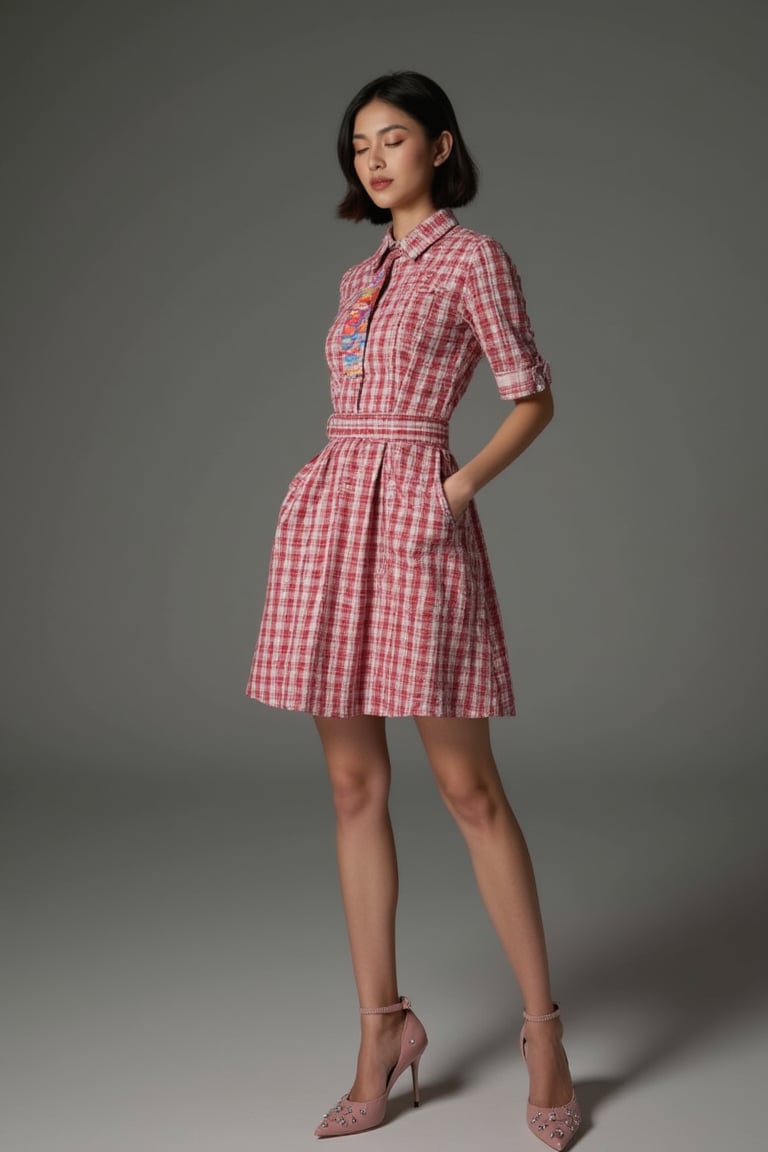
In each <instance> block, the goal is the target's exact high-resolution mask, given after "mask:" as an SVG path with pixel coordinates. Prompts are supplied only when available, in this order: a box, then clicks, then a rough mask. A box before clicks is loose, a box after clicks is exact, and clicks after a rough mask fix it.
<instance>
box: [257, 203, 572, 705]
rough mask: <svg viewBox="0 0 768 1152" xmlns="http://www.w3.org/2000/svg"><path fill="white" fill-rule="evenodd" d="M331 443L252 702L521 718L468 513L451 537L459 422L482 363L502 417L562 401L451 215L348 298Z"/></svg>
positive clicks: (284, 518) (283, 584) (311, 491)
mask: <svg viewBox="0 0 768 1152" xmlns="http://www.w3.org/2000/svg"><path fill="white" fill-rule="evenodd" d="M326 354H327V359H328V364H329V366H330V371H331V397H332V403H333V414H332V415H331V416H330V418H329V420H328V427H327V433H328V442H327V443H326V445H325V447H324V448H323V449H322V450H321V451H320V452H319V453H318V454H317V455H316V456H314V457H313V458H312V459H311V460H310V461H309V462H308V463H307V464H305V465H304V467H303V468H301V469H300V470H299V472H298V473H297V474H296V475H295V476H294V478H293V480H292V481H291V482H290V484H289V486H288V491H287V493H286V496H285V499H284V500H283V503H282V506H281V508H280V512H279V515H278V520H277V528H276V532H275V538H274V544H273V547H272V555H271V558H270V564H269V573H268V580H267V591H266V601H265V604H264V611H263V615H262V619H261V627H260V630H259V634H258V639H257V642H256V649H255V652H254V656H253V663H252V665H251V672H250V676H249V679H248V684H247V688H246V693H247V695H248V696H251V697H253V698H254V699H256V700H261V701H263V702H264V703H265V704H270V705H273V706H275V707H278V708H291V709H297V710H299V711H303V712H311V713H313V714H315V715H319V716H354V715H359V714H362V713H366V714H371V715H379V716H419V715H420V716H504V715H506V716H513V715H514V714H515V700H514V695H513V691H512V681H511V677H510V672H509V664H508V660H507V652H506V644H505V639H504V632H503V628H502V621H501V614H500V611H499V604H498V600H497V596H496V591H495V588H494V583H493V577H492V575H491V569H490V564H489V560H488V553H487V551H486V546H485V541H484V538H483V532H482V528H481V526H480V520H479V518H478V514H477V509H476V507H475V504H474V502H471V503H470V504H469V506H468V508H467V509H466V511H465V512H463V513H462V515H461V516H460V518H459V519H458V520H454V518H453V515H452V514H451V510H450V508H449V506H448V502H447V500H446V498H445V493H444V491H443V487H442V481H443V480H444V479H445V478H446V477H447V476H449V475H450V474H451V473H452V472H454V471H456V469H457V468H458V466H459V465H458V463H457V461H456V460H455V458H454V457H453V455H452V453H451V452H450V450H449V447H448V422H449V420H450V417H451V414H452V412H453V411H454V409H455V408H456V405H457V404H458V402H459V400H460V399H461V397H462V396H463V394H464V392H465V391H466V388H467V385H468V384H469V381H470V378H471V376H472V373H473V371H474V369H475V367H476V366H477V363H478V361H479V360H480V358H481V356H482V355H485V356H486V357H487V359H488V361H489V363H490V366H491V369H492V371H493V373H494V376H495V378H496V381H497V384H498V388H499V392H500V394H501V395H502V396H503V397H505V398H509V399H512V400H514V399H516V398H519V397H522V396H528V395H530V394H532V393H535V392H541V391H543V390H544V389H545V388H549V387H550V386H551V377H550V369H549V365H548V363H547V362H546V361H545V360H542V358H541V357H540V356H539V353H538V351H537V348H536V344H535V342H534V336H533V331H532V328H531V324H530V321H529V319H528V315H527V311H526V305H525V299H524V297H523V291H522V287H521V284H520V279H519V276H518V273H517V270H516V269H515V267H514V265H513V264H512V263H511V261H510V259H509V257H508V256H507V254H506V252H505V251H504V249H503V248H502V247H501V245H500V244H499V243H498V242H497V241H495V240H493V239H491V238H490V237H488V236H482V235H480V234H479V233H477V232H473V231H471V230H470V229H469V228H464V227H463V226H461V225H460V224H459V223H458V221H457V220H456V217H455V216H454V214H453V212H451V211H450V209H440V210H439V211H437V212H435V213H433V215H432V216H430V217H429V218H428V219H427V220H424V221H423V222H422V223H421V224H419V225H418V227H416V228H415V229H413V231H412V232H409V233H408V235H407V236H404V237H403V238H402V239H401V240H400V241H399V242H398V243H395V241H394V239H393V236H392V230H391V227H390V228H388V229H387V232H386V235H385V236H384V238H383V239H382V241H381V244H380V245H379V247H378V249H377V250H376V252H375V253H374V254H373V255H372V256H371V257H369V258H368V259H367V260H364V261H363V262H362V263H360V264H358V265H356V266H355V267H353V268H350V269H349V270H348V271H347V272H346V273H345V274H344V276H343V277H342V280H341V298H340V305H339V311H338V314H337V316H336V319H335V321H334V323H333V325H332V327H331V330H330V332H329V334H328V339H327V343H326Z"/></svg>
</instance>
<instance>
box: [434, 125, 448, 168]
mask: <svg viewBox="0 0 768 1152" xmlns="http://www.w3.org/2000/svg"><path fill="white" fill-rule="evenodd" d="M452 148H453V136H451V134H450V132H447V131H446V132H441V133H440V135H439V136H438V137H437V139H436V140H434V141H433V143H432V149H433V151H432V164H433V165H434V167H435V168H437V167H438V166H439V165H440V164H444V163H445V161H446V160H447V159H448V157H449V156H450V154H451V150H452Z"/></svg>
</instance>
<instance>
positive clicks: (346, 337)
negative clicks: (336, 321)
mask: <svg viewBox="0 0 768 1152" xmlns="http://www.w3.org/2000/svg"><path fill="white" fill-rule="evenodd" d="M383 280H384V269H383V268H382V270H381V271H380V272H379V273H378V275H377V276H376V278H375V280H374V281H373V283H372V284H371V285H370V286H369V287H368V288H366V289H365V290H364V291H363V292H362V293H361V295H360V296H359V297H358V298H357V300H356V301H355V303H354V304H353V305H352V307H351V308H350V310H349V312H348V313H347V318H346V320H345V321H344V325H343V327H342V330H341V351H342V364H343V372H344V375H345V376H346V377H347V379H351V378H357V377H360V376H362V374H363V354H364V352H365V338H366V335H367V333H368V320H369V318H370V315H371V311H372V309H373V306H374V304H375V303H376V299H377V297H378V295H379V292H380V291H381V286H382V282H383Z"/></svg>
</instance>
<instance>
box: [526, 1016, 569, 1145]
mask: <svg viewBox="0 0 768 1152" xmlns="http://www.w3.org/2000/svg"><path fill="white" fill-rule="evenodd" d="M559 1015H560V1009H559V1008H558V1006H557V1004H555V1006H554V1011H553V1012H548V1013H547V1014H546V1015H544V1016H531V1015H529V1013H528V1012H525V1011H524V1012H523V1018H524V1019H525V1020H527V1021H528V1020H529V1021H531V1023H534V1024H543V1023H545V1021H547V1020H556V1019H557V1017H558V1016H559ZM520 1052H521V1055H522V1057H523V1060H525V1062H526V1064H527V1063H528V1061H527V1059H526V1056H525V1024H523V1027H522V1029H521V1031H520ZM526 1112H527V1120H528V1127H529V1128H530V1130H531V1132H533V1134H534V1136H538V1138H539V1140H543V1141H544V1143H545V1144H547V1145H548V1146H549V1147H550V1148H556V1149H557V1152H562V1150H563V1148H565V1147H566V1146H567V1145H568V1144H569V1143H570V1142H571V1140H572V1139H573V1137H574V1136H575V1135H576V1131H577V1129H578V1127H579V1125H580V1124H581V1109H580V1108H579V1102H578V1100H577V1099H576V1093H575V1092H574V1093H573V1095H572V1096H571V1098H570V1100H569V1101H568V1103H567V1104H562V1105H558V1106H557V1107H556V1108H539V1107H537V1106H536V1105H535V1104H531V1103H530V1102H529V1103H528V1105H527V1108H526Z"/></svg>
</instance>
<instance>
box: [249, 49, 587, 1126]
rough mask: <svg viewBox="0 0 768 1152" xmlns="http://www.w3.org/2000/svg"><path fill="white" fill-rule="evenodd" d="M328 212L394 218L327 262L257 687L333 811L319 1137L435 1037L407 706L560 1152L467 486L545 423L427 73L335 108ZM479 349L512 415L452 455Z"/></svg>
mask: <svg viewBox="0 0 768 1152" xmlns="http://www.w3.org/2000/svg"><path fill="white" fill-rule="evenodd" d="M338 155H339V161H340V163H341V168H342V171H343V173H344V175H345V177H346V180H347V194H346V196H345V198H344V200H343V201H342V203H341V205H340V207H339V214H340V215H341V216H342V217H344V218H346V219H351V220H361V219H368V220H370V221H372V222H374V223H388V227H387V229H386V232H385V235H384V237H383V239H382V240H381V243H380V244H379V246H378V248H377V249H376V251H375V252H374V253H373V255H372V256H370V257H369V258H368V259H366V260H364V261H362V263H360V264H358V265H356V266H355V267H353V268H350V269H349V270H348V271H347V272H346V273H345V274H344V276H343V277H342V280H341V289H340V303H339V310H338V314H337V316H336V319H335V321H334V323H333V325H332V327H331V330H330V332H329V334H328V339H327V343H326V354H327V359H328V364H329V367H330V372H331V396H332V403H333V414H332V415H331V417H330V419H329V421H328V428H327V431H328V443H327V444H326V446H325V447H324V448H323V449H322V451H321V452H319V453H318V454H317V455H316V456H315V457H314V458H313V459H312V460H310V461H309V462H308V463H307V464H306V465H304V467H303V468H301V469H300V471H299V472H298V473H297V474H296V476H295V477H294V479H293V480H292V481H291V483H290V485H289V488H288V492H287V494H286V496H285V499H284V501H283V504H282V506H281V509H280V513H279V516H278V523H277V529H276V534H275V540H274V545H273V549H272V556H271V560H270V566H269V576H268V585H267V593H266V602H265V606H264V613H263V617H262V621H261V627H260V631H259V636H258V640H257V644H256V650H255V653H254V658H253V664H252V668H251V674H250V678H249V681H248V687H247V693H248V695H249V696H251V697H253V698H255V699H258V700H261V701H263V702H264V703H266V704H270V705H273V706H275V707H279V708H290V709H298V710H301V711H305V712H310V713H311V714H312V716H313V718H314V721H315V724H316V726H317V729H318V733H319V736H320V740H321V742H322V747H323V751H324V756H325V759H326V761H327V765H328V771H329V775H330V782H331V788H332V792H333V799H334V804H335V811H336V826H337V853H338V866H339V875H340V880H341V891H342V896H343V901H344V909H345V914H346V920H347V927H348V931H349V939H350V945H351V952H352V962H353V968H354V973H355V980H356V984H357V993H358V998H359V1004H360V1011H361V1031H362V1038H361V1044H360V1050H359V1054H358V1060H357V1072H356V1076H355V1080H354V1083H353V1084H352V1086H351V1088H350V1090H349V1092H348V1093H346V1094H345V1095H344V1096H343V1097H342V1098H341V1100H340V1101H339V1103H338V1104H337V1105H336V1106H335V1107H334V1108H333V1109H332V1110H331V1111H330V1112H329V1113H327V1114H326V1115H325V1116H324V1117H323V1119H322V1120H321V1122H320V1124H319V1125H318V1127H317V1129H316V1135H318V1136H321V1137H322V1136H338V1135H348V1134H352V1133H356V1132H361V1131H364V1130H366V1129H368V1128H372V1127H375V1126H376V1125H378V1124H380V1123H381V1122H382V1121H383V1119H384V1116H385V1111H386V1104H387V1099H388V1096H389V1092H390V1090H391V1088H392V1086H393V1085H394V1083H395V1081H396V1080H397V1078H398V1077H399V1076H400V1074H401V1073H402V1072H403V1071H405V1070H406V1069H407V1068H409V1067H410V1068H411V1072H412V1076H413V1088H414V1103H418V1065H419V1060H420V1058H421V1055H422V1053H423V1051H424V1049H425V1047H426V1044H427V1037H426V1033H425V1031H424V1028H423V1026H422V1024H421V1022H420V1021H419V1020H418V1018H417V1017H416V1015H415V1014H414V1012H413V1009H412V1008H411V1005H410V1001H409V1000H408V999H407V998H406V997H400V996H399V994H398V981H397V976H396V962H395V908H396V902H397V891H398V873H397V861H396V855H395V844H394V839H393V834H392V825H391V823H390V817H389V810H388V795H389V787H390V760H389V753H388V748H387V741H386V735H385V718H386V717H387V716H413V718H414V720H415V723H416V725H417V728H418V731H419V734H420V737H421V739H422V741H423V743H424V747H425V750H426V753H427V757H428V759H429V762H430V765H431V767H432V770H433V772H434V775H435V778H436V780H437V784H438V787H439V789H440V792H441V795H442V798H443V800H444V802H445V804H446V805H447V807H448V809H449V811H450V812H451V814H452V815H453V817H454V819H455V820H456V823H457V825H458V827H459V829H460V830H461V832H462V834H463V836H464V838H465V840H466V843H467V847H468V849H469V853H470V856H471V860H472V865H473V868H474V872H475V876H476V878H477V883H478V886H479V889H480V893H481V895H482V898H483V900H484V902H485V905H486V908H487V910H488V914H489V916H490V918H491V920H492V922H493V925H494V927H495V929H496V931H497V933H498V935H499V939H500V941H501V944H502V946H503V948H504V950H505V952H506V955H507V956H508V958H509V962H510V964H511V967H512V969H513V971H514V974H515V976H516V978H517V981H518V983H519V986H520V990H521V993H522V997H523V1002H524V1005H525V1010H524V1013H523V1015H524V1024H523V1031H522V1033H521V1036H520V1045H521V1049H522V1052H523V1056H524V1058H525V1059H526V1061H527V1066H528V1071H529V1076H530V1092H529V1103H528V1123H529V1127H530V1129H531V1131H532V1132H533V1133H534V1134H535V1135H537V1136H538V1137H539V1138H540V1139H541V1140H543V1141H544V1142H545V1143H546V1144H548V1145H549V1146H550V1147H553V1148H558V1149H560V1148H564V1147H565V1146H566V1144H567V1143H568V1142H569V1140H570V1139H571V1138H572V1136H573V1134H574V1133H575V1131H576V1129H577V1128H578V1126H579V1122H580V1116H579V1108H578V1104H577V1101H576V1097H575V1095H574V1091H573V1085H572V1083H571V1078H570V1074H569V1070H568V1062H567V1059H566V1056H565V1052H564V1050H563V1047H562V1043H561V1036H562V1026H561V1023H560V1019H559V1009H558V1008H557V1006H556V1005H555V1004H553V1001H552V993H551V990H550V984H549V971H548V963H547V955H546V947H545V941H544V932H543V928H542V922H541V915H540V911H539V904H538V898H537V893H536V886H535V880H534V876H533V871H532V868H531V862H530V857H529V855H528V850H527V847H526V844H525V840H524V838H523V835H522V833H521V831H520V828H519V826H518V824H517V821H516V819H515V816H514V814H513V812H512V809H511V808H510V805H509V802H508V800H507V797H506V795H505V793H504V789H503V786H502V784H501V781H500V779H499V774H498V771H497V768H496V764H495V762H494V757H493V752H492V749H491V743H490V736H489V723H488V717H490V716H513V715H514V714H515V701H514V695H513V690H512V682H511V677H510V672H509V666H508V661H507V651H506V643H505V638H504V633H503V629H502V622H501V614H500V611H499V605H498V600H497V596H496V591H495V588H494V583H493V578H492V574H491V569H490V564H489V560H488V554H487V551H486V546H485V541H484V537H483V532H482V528H481V525H480V521H479V518H478V514H477V510H476V507H475V504H474V502H473V496H474V495H475V493H476V492H477V491H478V490H479V489H481V488H482V487H484V485H486V484H487V483H488V482H489V481H490V480H492V479H493V478H494V477H495V476H496V475H497V474H498V473H500V472H501V471H502V470H503V469H504V468H506V467H507V466H508V465H509V464H510V463H511V462H512V461H513V460H514V459H515V458H516V457H518V456H519V455H520V453H521V452H523V450H524V449H525V448H526V447H527V446H528V445H529V444H530V443H531V442H532V441H533V440H534V439H535V438H536V437H537V436H538V435H539V433H540V432H541V431H542V430H543V429H544V427H545V426H546V425H547V424H548V423H549V421H550V420H551V418H552V413H553V404H552V394H551V387H550V385H551V379H550V370H549V365H548V363H547V362H546V361H545V360H543V359H542V358H541V357H540V356H539V353H538V351H537V348H536V345H535V342H534V336H533V331H532V328H531V325H530V321H529V319H528V316H527V312H526V305H525V300H524V297H523V292H522V287H521V284H520V279H519V276H518V273H517V271H516V269H515V267H514V265H513V264H512V263H511V261H510V259H509V257H508V256H507V254H506V252H505V251H504V249H503V248H502V247H501V245H500V244H499V243H498V242H497V241H495V240H493V239H491V238H490V237H487V236H483V235H481V234H479V233H477V232H474V231H472V230H470V229H468V228H465V227H463V226H462V225H461V224H459V222H458V220H457V219H456V216H455V215H454V212H453V209H454V208H457V207H460V206H461V205H463V204H466V203H468V202H469V201H470V200H471V199H472V198H473V196H474V195H475V192H476V188H477V179H476V170H475V166H474V163H473V161H472V159H471V157H470V155H469V152H468V151H467V148H466V145H465V144H464V141H463V139H462V136H461V133H460V131H459V127H458V124H457V122H456V118H455V115H454V112H453V108H452V106H451V104H450V101H449V100H448V98H447V96H446V95H445V93H444V92H443V91H442V89H441V88H440V87H439V86H438V85H437V84H435V83H434V82H433V81H432V80H430V79H428V78H427V77H426V76H423V75H421V74H419V73H414V72H399V73H394V74H391V75H388V76H383V77H380V78H379V79H377V80H374V81H373V82H372V83H370V84H367V85H366V86H365V87H364V88H363V89H362V90H361V91H360V92H359V93H358V94H357V96H356V97H355V98H354V99H353V100H352V102H351V104H350V105H349V107H348V108H347V110H346V112H345V114H344V117H343V120H342V124H341V128H340V133H339V141H338ZM483 355H485V356H486V358H487V359H488V361H489V364H490V367H491V369H492V371H493V373H494V376H495V379H496V382H497V385H498V389H499V392H500V395H501V396H502V397H503V398H505V399H509V400H512V401H514V405H513V408H512V411H511V412H510V413H509V414H508V415H507V416H506V418H505V419H504V420H503V421H502V423H501V425H500V427H499V429H498V430H497V432H496V433H495V435H494V436H492V437H491V439H490V440H489V442H488V443H487V444H486V445H485V447H484V448H483V449H482V450H481V451H480V452H478V454H477V455H476V456H474V457H473V458H472V459H471V460H469V461H468V462H467V463H466V464H464V465H463V466H462V467H459V465H458V463H457V461H456V460H455V458H454V457H453V455H452V454H451V452H450V450H449V447H448V424H449V420H450V417H451V414H452V412H453V411H454V409H455V408H456V406H457V404H458V402H459V400H460V399H461V397H462V396H463V394H464V392H465V391H466V388H467V385H468V384H469V381H470V378H471V376H472V373H473V371H474V369H475V367H476V365H477V363H478V361H479V360H480V358H481V356H483Z"/></svg>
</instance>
